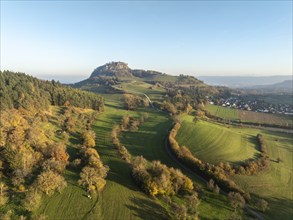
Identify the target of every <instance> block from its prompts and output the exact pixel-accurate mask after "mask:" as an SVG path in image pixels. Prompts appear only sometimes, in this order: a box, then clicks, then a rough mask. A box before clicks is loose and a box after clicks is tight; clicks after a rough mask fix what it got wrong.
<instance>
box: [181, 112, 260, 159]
mask: <svg viewBox="0 0 293 220" xmlns="http://www.w3.org/2000/svg"><path fill="white" fill-rule="evenodd" d="M182 119H183V122H182V127H181V129H180V130H179V132H178V135H177V137H176V139H177V140H178V142H179V144H180V145H186V146H187V147H189V148H190V150H191V152H192V153H193V154H194V155H196V156H197V157H198V158H200V159H202V160H203V161H206V162H210V163H214V164H216V163H218V162H220V161H229V162H238V161H242V160H246V159H249V158H253V157H254V156H256V155H257V153H258V151H257V150H256V143H257V140H256V137H255V136H253V135H247V134H244V133H242V132H241V129H233V128H229V127H224V126H223V125H219V124H214V123H210V122H204V121H199V122H197V123H194V122H192V120H193V117H192V116H187V115H186V116H184V117H183V118H182Z"/></svg>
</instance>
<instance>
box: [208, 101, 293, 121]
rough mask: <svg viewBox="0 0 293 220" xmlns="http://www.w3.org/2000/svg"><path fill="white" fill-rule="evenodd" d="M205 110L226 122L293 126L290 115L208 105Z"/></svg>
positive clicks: (292, 119)
mask: <svg viewBox="0 0 293 220" xmlns="http://www.w3.org/2000/svg"><path fill="white" fill-rule="evenodd" d="M205 108H206V110H207V111H209V112H210V113H211V114H212V115H215V116H217V117H220V118H223V119H225V120H239V121H241V122H251V123H260V124H268V125H280V126H292V125H293V117H292V116H288V115H279V114H269V113H260V112H253V111H244V110H238V109H234V108H226V107H223V106H217V105H207V106H206V107H205Z"/></svg>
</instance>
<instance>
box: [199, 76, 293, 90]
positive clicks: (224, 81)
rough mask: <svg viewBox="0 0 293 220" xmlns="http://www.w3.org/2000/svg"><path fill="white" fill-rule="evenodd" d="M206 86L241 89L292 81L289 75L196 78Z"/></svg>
mask: <svg viewBox="0 0 293 220" xmlns="http://www.w3.org/2000/svg"><path fill="white" fill-rule="evenodd" d="M197 78H198V79H200V80H202V81H204V82H205V83H206V84H208V85H215V86H227V87H230V88H243V87H252V86H262V85H272V84H276V83H282V82H283V81H286V80H292V76H291V75H283V76H198V77H197Z"/></svg>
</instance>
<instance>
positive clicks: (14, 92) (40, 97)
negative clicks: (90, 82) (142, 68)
mask: <svg viewBox="0 0 293 220" xmlns="http://www.w3.org/2000/svg"><path fill="white" fill-rule="evenodd" d="M0 100H1V109H11V108H16V109H19V108H22V109H27V110H29V109H32V108H35V109H42V110H44V109H47V108H48V106H49V105H56V106H63V105H71V106H75V107H80V108H91V109H94V110H98V111H102V110H103V106H104V100H103V98H102V97H101V96H98V95H97V94H94V93H90V92H86V91H81V90H78V89H73V88H71V87H68V86H64V85H62V84H61V83H59V82H56V81H54V80H52V81H44V80H39V79H37V78H35V77H32V76H29V75H26V74H24V73H14V72H10V71H3V72H0Z"/></svg>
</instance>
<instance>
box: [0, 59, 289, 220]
mask: <svg viewBox="0 0 293 220" xmlns="http://www.w3.org/2000/svg"><path fill="white" fill-rule="evenodd" d="M8 74H13V73H8ZM7 76H8V75H7ZM16 76H17V77H27V76H23V75H22V74H18V75H16ZM5 77H6V76H5ZM12 79H13V80H14V81H13V83H16V85H17V86H15V87H14V88H17V90H19V91H21V92H19V93H13V88H12V86H10V87H9V86H7V88H8V89H7V88H6V87H4V89H2V91H5V97H10V99H11V101H9V100H10V99H7V100H8V101H7V100H6V102H5V107H6V106H7V107H6V108H7V109H6V110H5V111H7V113H5V115H6V116H5V120H7V121H8V122H9V117H8V115H9V113H10V114H15V115H16V116H18V114H22V115H23V117H26V119H25V120H27V121H28V122H27V123H28V124H29V123H32V122H30V121H34V120H36V121H37V122H36V125H37V128H38V129H41V131H42V132H41V133H42V134H47V136H46V141H47V142H45V143H42V142H40V143H41V144H42V145H44V146H46V145H48V146H49V144H48V143H49V142H50V143H51V142H52V143H55V144H65V145H66V146H65V147H64V149H66V152H64V155H65V156H64V155H63V156H64V158H66V166H64V169H62V170H61V171H58V173H59V175H60V176H62V177H63V178H64V180H65V181H66V187H64V188H62V190H61V189H60V190H58V192H56V193H53V194H52V195H47V194H46V193H42V194H41V199H40V203H39V206H38V207H37V208H35V209H34V210H30V211H28V209H27V208H25V207H24V206H23V205H22V204H23V199H24V198H26V195H27V194H28V192H31V191H32V189H34V188H33V187H34V186H35V185H34V184H32V183H33V182H35V181H36V180H37V179H38V178H39V175H40V172H43V169H48V168H46V166H47V165H46V166H44V164H45V163H44V161H46V160H49V159H50V160H51V159H52V158H51V157H53V156H52V155H54V153H50V154H48V153H47V150H43V149H42V150H39V149H38V148H37V147H36V146H37V145H36V144H34V142H29V143H31V145H32V147H31V149H32V150H31V151H32V152H34V151H35V152H37V151H40V153H41V154H43V156H42V157H40V162H38V164H37V165H35V166H36V167H37V169H35V170H33V172H32V174H31V175H30V176H28V177H26V178H27V179H25V182H24V183H23V185H20V187H19V188H16V187H11V185H12V183H10V179H9V175H10V174H8V172H6V171H5V172H4V182H5V183H7V184H8V185H9V187H11V193H10V192H5V193H6V194H8V195H10V197H12V195H13V196H15V198H17V199H15V200H9V202H8V203H7V205H5V206H2V208H1V209H0V211H1V213H0V214H1V217H3V216H4V217H5V215H8V214H9V213H10V211H9V210H14V212H13V213H12V214H11V213H10V214H9V215H10V216H13V218H17V217H19V216H21V215H22V216H29V218H43V217H47V218H48V219H105V220H106V219H184V216H183V217H182V216H181V217H178V216H177V215H176V214H177V213H179V212H180V210H181V211H182V210H183V211H184V208H183V209H180V207H185V206H187V205H188V202H187V200H186V198H187V197H186V195H184V194H183V192H179V193H178V194H174V195H170V196H168V199H167V198H166V197H167V196H165V195H164V196H162V195H158V196H151V195H149V194H148V193H145V192H144V191H145V190H142V188H141V187H140V186H139V184H138V183H137V182H136V181H135V179H134V178H133V175H132V173H133V167H132V164H131V163H129V162H127V161H125V160H123V159H122V158H121V154H120V152H118V149H117V147H116V146H115V144H114V143H113V139H112V135H113V134H112V132H113V127H115V126H117V125H120V127H121V123H122V120H123V118H124V117H125V116H129V117H130V118H132V119H140V120H141V118H142V116H143V115H147V117H146V118H144V120H143V121H141V123H140V124H139V126H138V127H137V128H136V129H134V130H132V129H126V130H125V131H123V132H120V133H119V134H118V138H119V141H120V142H121V145H123V146H124V147H125V148H126V149H127V151H128V152H129V154H130V155H131V156H132V157H135V156H143V157H144V158H145V159H147V161H160V162H161V163H162V164H165V165H167V166H168V167H172V168H175V169H179V170H181V171H182V173H183V175H186V176H187V177H188V178H190V179H191V181H192V183H193V184H194V188H195V189H194V192H196V195H197V196H198V199H199V201H200V203H199V205H198V207H197V208H196V212H197V215H198V217H199V218H200V219H229V218H230V217H231V216H233V215H235V214H237V216H238V217H242V218H243V219H249V218H250V217H256V218H258V219H263V217H262V216H264V217H265V219H276V218H277V216H278V215H279V216H281V217H282V219H289V217H290V215H291V213H292V208H290V207H291V206H292V189H291V188H290V186H291V185H292V180H291V172H292V161H291V158H292V137H291V136H290V135H289V134H286V133H280V132H274V131H269V130H266V129H263V128H262V129H258V128H255V127H254V128H252V127H251V128H249V127H246V126H243V127H236V126H233V125H231V124H229V121H230V120H231V121H232V120H241V121H244V120H247V122H255V123H263V122H267V121H269V122H270V123H271V124H272V125H274V124H277V123H285V122H286V119H285V118H281V117H280V118H278V119H277V118H273V117H272V116H271V115H269V116H268V117H270V119H268V118H260V117H258V116H259V115H257V116H255V115H253V116H247V115H246V116H245V117H244V118H243V114H241V112H240V111H239V110H236V109H227V108H223V107H219V106H213V105H208V106H206V110H208V111H209V112H210V113H211V114H212V115H215V116H217V117H220V118H223V119H224V123H222V122H219V121H218V122H216V121H215V120H214V121H211V120H209V119H208V118H206V117H203V118H200V119H198V120H197V122H196V123H195V122H194V113H195V112H196V111H197V110H198V109H197V108H198V106H203V103H204V102H205V100H204V97H205V95H206V94H214V93H219V92H220V90H218V89H217V88H213V87H210V86H207V85H206V84H204V83H203V82H201V81H199V80H197V79H195V78H194V77H189V76H183V75H180V76H169V75H167V74H163V73H159V72H156V71H144V70H131V69H130V68H128V66H127V64H125V63H121V62H118V63H110V64H106V65H104V66H102V67H100V68H97V69H96V70H95V71H94V72H93V73H92V75H91V77H90V78H89V79H87V80H84V81H82V82H80V83H76V84H74V85H71V86H72V87H75V88H79V89H82V90H87V91H90V92H87V91H81V90H79V89H75V88H74V89H73V88H70V87H63V85H61V84H60V83H56V82H47V81H38V80H37V79H33V78H29V77H28V82H30V80H31V81H32V82H31V83H27V84H25V85H26V86H25V88H26V89H28V92H27V91H26V90H25V89H24V90H22V84H21V83H20V82H21V81H19V82H18V80H17V78H16V79H14V78H12ZM7 82H8V80H2V81H1V84H0V86H2V87H3V85H5V84H6V83H7ZM8 85H11V83H8ZM47 89H50V92H47V93H46V91H47ZM67 90H68V93H66V91H67ZM64 91H65V92H64ZM26 92H27V93H26ZM10 93H12V94H13V96H12V95H9V94H10ZM42 93H45V94H46V95H45V96H44V97H45V98H46V99H43V100H42V102H41V103H42V104H43V106H42V105H41V106H40V107H41V109H35V108H32V110H31V111H32V112H33V114H31V113H29V111H27V109H29V108H30V107H31V106H32V105H30V104H29V103H33V102H36V103H37V102H38V100H41V99H40V97H41V95H40V94H42ZM94 93H95V94H94ZM68 94H71V95H68ZM14 100H18V102H15V101H14ZM3 103H4V102H3ZM19 106H21V107H19ZM9 108H15V109H17V110H11V109H9ZM14 111H17V112H18V113H14ZM243 112H244V111H243ZM244 113H246V112H244ZM249 113H250V112H249ZM44 115H45V116H46V117H44ZM38 117H40V119H39V118H38ZM249 117H250V118H249ZM281 119H282V120H283V121H281ZM39 120H40V121H39ZM178 121H181V128H180V129H179V131H178V134H177V136H176V140H177V141H178V143H179V145H180V146H186V147H187V148H188V149H189V150H190V152H191V154H193V155H195V156H196V157H197V158H199V159H200V160H202V161H203V162H204V163H208V164H218V163H220V162H230V163H231V164H233V165H239V164H242V163H243V162H246V161H251V160H256V159H258V158H260V155H261V154H262V152H261V147H260V145H259V142H258V141H259V140H258V137H257V135H258V134H262V135H263V136H264V139H265V142H266V144H267V148H268V155H269V158H270V160H271V162H270V167H269V169H268V170H264V171H262V172H261V173H257V174H254V175H250V176H247V175H239V174H236V175H234V176H231V179H232V180H234V181H235V182H236V183H237V184H238V185H239V186H240V187H241V188H243V189H244V190H245V191H246V192H250V193H251V196H252V201H251V202H250V203H249V205H247V206H246V207H250V208H245V209H243V210H242V209H241V210H240V209H239V210H238V211H237V212H236V211H235V210H234V209H233V208H232V207H231V201H230V200H229V199H228V197H227V194H226V193H223V192H222V191H221V190H220V189H219V191H221V193H219V191H218V192H216V191H214V189H213V190H211V189H210V188H209V186H207V183H206V181H208V179H206V180H205V181H203V179H205V177H204V176H199V175H198V174H197V173H195V172H194V169H190V167H188V166H186V165H184V164H182V163H181V162H180V161H179V160H177V158H176V157H174V155H173V156H172V155H171V154H170V152H169V151H168V148H167V147H166V146H167V145H166V143H167V142H166V140H167V137H168V135H169V133H170V130H171V129H172V128H173V126H174V125H175V124H176V122H178ZM1 123H2V122H1ZM3 123H4V125H5V130H4V131H5V132H6V130H7V134H8V136H9V135H10V134H9V132H8V131H9V126H8V125H7V123H6V122H5V121H4V122H3ZM5 123H6V124H5ZM9 123H11V124H12V125H14V124H15V122H14V121H10V122H9ZM18 123H19V122H18ZM287 123H288V122H287ZM23 126H24V127H25V128H24V132H29V130H28V128H27V125H23ZM26 129H27V130H26ZM0 131H1V132H3V130H0ZM91 132H92V135H93V137H94V140H93V142H92V143H94V144H93V145H92V148H91V151H92V152H93V151H96V152H97V153H98V156H97V157H98V159H99V160H100V161H101V162H100V163H101V166H105V167H107V168H109V169H108V170H109V171H108V172H107V176H106V178H105V183H106V185H105V186H104V187H103V188H102V190H99V191H97V192H96V193H93V194H92V193H91V191H90V189H89V188H86V187H84V186H83V185H81V184H80V179H81V172H82V170H83V168H82V167H81V165H83V166H85V165H86V163H89V166H92V165H91V163H92V162H91V159H88V160H89V162H87V159H86V158H85V157H86V154H85V153H84V152H85V151H86V149H87V148H88V146H85V145H86V144H88V143H87V142H85V140H86V137H85V134H87V133H91ZM36 133H37V132H36ZM1 135H2V133H1ZM36 136H37V135H36ZM27 137H30V136H29V135H26V136H25V138H27ZM33 137H34V136H33ZM7 140H9V139H7ZM7 143H9V142H7ZM7 143H6V144H7ZM1 144H2V145H3V143H2V142H1ZM35 145H36V146H35ZM7 146H8V147H9V146H10V145H9V144H7ZM21 146H22V145H21ZM24 146H25V145H24ZM3 147H4V148H6V146H5V145H3ZM8 149H9V148H8ZM48 149H49V148H48ZM59 153H60V152H59ZM61 153H62V152H61ZM61 153H60V154H61ZM1 155H2V152H1ZM2 156H3V158H5V159H4V164H6V163H7V164H8V166H11V167H12V165H14V163H12V162H10V161H9V160H10V157H7V156H6V154H3V155H2ZM56 158H58V157H56ZM56 158H53V159H52V160H53V161H55V160H57V159H56ZM61 158H63V157H61ZM13 159H14V158H13ZM76 159H77V160H78V159H79V160H80V161H81V162H79V164H78V165H74V163H75V162H78V161H76ZM24 164H25V163H24ZM5 166H7V165H5ZM49 169H56V167H55V168H54V167H51V168H50V167H49ZM13 175H15V174H14V173H13ZM13 184H15V183H13ZM264 186H265V187H264ZM35 190H40V189H39V188H36V189H35ZM6 194H5V195H6ZM90 194H91V196H90ZM259 198H263V199H265V200H266V201H268V202H269V207H270V209H269V211H267V212H266V213H264V214H263V213H262V214H260V212H259V210H258V208H257V206H256V205H255V203H256V201H257V199H259ZM170 201H172V202H176V204H177V206H175V208H176V207H177V209H178V210H177V211H174V207H172V206H170ZM178 207H179V208H178ZM249 210H254V211H252V212H253V213H254V214H252V215H251V214H248V212H247V211H249ZM7 213H8V214H7ZM150 213H152V214H151V215H150ZM250 213H251V211H250ZM176 216H177V217H176ZM4 217H3V218H4Z"/></svg>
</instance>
